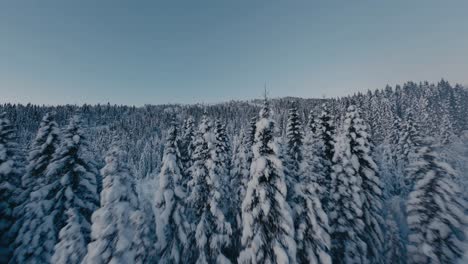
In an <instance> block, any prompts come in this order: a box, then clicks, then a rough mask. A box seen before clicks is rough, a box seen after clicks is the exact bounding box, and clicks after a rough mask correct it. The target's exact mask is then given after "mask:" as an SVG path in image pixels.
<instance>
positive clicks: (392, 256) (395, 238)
mask: <svg viewBox="0 0 468 264" xmlns="http://www.w3.org/2000/svg"><path fill="white" fill-rule="evenodd" d="M384 241H385V245H384V252H383V258H384V260H385V262H384V263H395V264H404V263H406V256H405V251H406V250H405V242H404V241H403V240H402V239H401V231H400V228H399V227H398V223H397V222H396V221H395V219H394V218H393V216H392V215H389V216H388V217H387V219H386V221H385V240H384Z"/></svg>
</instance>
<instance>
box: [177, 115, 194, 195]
mask: <svg viewBox="0 0 468 264" xmlns="http://www.w3.org/2000/svg"><path fill="white" fill-rule="evenodd" d="M178 141H179V151H180V162H181V163H182V174H183V175H185V176H188V175H189V174H190V172H189V170H190V167H191V166H192V160H191V156H192V153H193V150H194V145H193V144H194V141H195V123H194V121H193V118H192V117H189V118H188V119H187V120H185V121H184V124H183V127H182V131H181V135H179V140H178ZM184 178H186V179H185V180H184V186H185V185H186V182H185V181H186V180H188V178H189V177H184Z"/></svg>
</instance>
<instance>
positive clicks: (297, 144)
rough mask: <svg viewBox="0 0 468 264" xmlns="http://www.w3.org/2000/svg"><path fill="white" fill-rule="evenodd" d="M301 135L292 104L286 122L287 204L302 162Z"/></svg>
mask: <svg viewBox="0 0 468 264" xmlns="http://www.w3.org/2000/svg"><path fill="white" fill-rule="evenodd" d="M302 141H303V133H302V125H301V120H300V119H299V115H298V113H297V107H296V104H295V103H293V105H292V107H291V108H290V109H289V114H288V121H287V125H286V144H285V145H286V153H285V154H286V158H285V168H286V175H285V178H286V184H287V186H288V197H287V201H288V203H291V202H292V199H293V196H294V195H295V194H294V188H295V187H296V185H297V184H298V183H299V167H300V165H301V163H302V162H303V158H304V157H303V154H302V147H303V146H302V145H303V142H302Z"/></svg>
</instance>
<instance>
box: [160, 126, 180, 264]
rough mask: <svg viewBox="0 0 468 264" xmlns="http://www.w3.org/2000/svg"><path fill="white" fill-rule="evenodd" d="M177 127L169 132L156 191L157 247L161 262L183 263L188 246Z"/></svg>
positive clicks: (173, 127)
mask: <svg viewBox="0 0 468 264" xmlns="http://www.w3.org/2000/svg"><path fill="white" fill-rule="evenodd" d="M177 132H178V131H177V128H176V125H175V124H173V126H172V127H171V129H170V130H169V132H168V134H167V139H166V146H165V148H164V155H163V160H162V167H161V172H160V174H159V190H158V192H157V193H156V203H155V205H156V222H157V223H158V225H157V228H156V234H157V243H156V248H157V251H158V256H159V263H183V260H184V258H183V257H184V256H183V254H184V249H185V248H186V246H187V228H188V227H187V223H186V220H185V216H184V214H185V202H186V201H185V198H186V192H185V189H184V186H183V182H184V180H183V178H184V176H183V167H182V163H181V160H180V154H179V148H178V145H177Z"/></svg>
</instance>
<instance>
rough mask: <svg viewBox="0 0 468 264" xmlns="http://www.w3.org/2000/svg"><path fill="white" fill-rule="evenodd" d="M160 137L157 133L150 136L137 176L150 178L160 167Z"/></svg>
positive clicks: (141, 157) (139, 162) (142, 154)
mask: <svg viewBox="0 0 468 264" xmlns="http://www.w3.org/2000/svg"><path fill="white" fill-rule="evenodd" d="M159 141H160V139H159V137H158V136H157V135H155V136H151V137H149V138H148V141H147V142H146V144H145V146H144V148H143V151H142V152H141V155H140V159H139V161H138V168H137V177H138V178H140V179H144V178H148V177H150V176H151V175H152V174H153V173H157V172H158V171H159V168H160V161H161V155H160V151H159V146H160V142H159Z"/></svg>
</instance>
